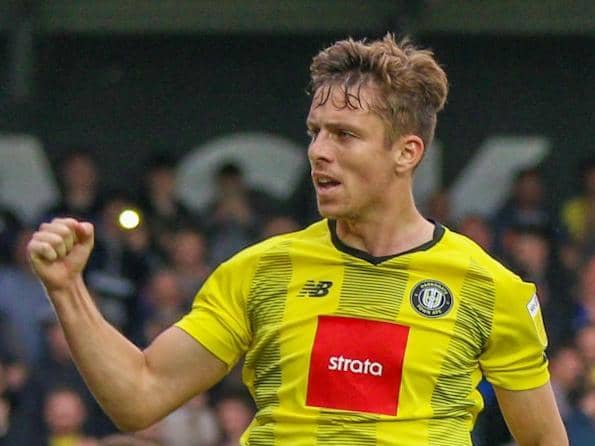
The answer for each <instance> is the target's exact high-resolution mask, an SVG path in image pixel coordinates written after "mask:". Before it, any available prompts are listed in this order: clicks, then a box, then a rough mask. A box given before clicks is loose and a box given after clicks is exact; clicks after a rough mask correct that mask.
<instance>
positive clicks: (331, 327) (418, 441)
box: [29, 35, 567, 446]
mask: <svg viewBox="0 0 595 446" xmlns="http://www.w3.org/2000/svg"><path fill="white" fill-rule="evenodd" d="M310 69H311V75H312V85H311V87H312V88H311V89H312V105H311V107H310V112H309V115H308V119H307V126H308V131H309V133H310V135H311V142H310V146H309V149H308V156H309V159H310V163H311V168H312V180H313V182H314V186H315V189H316V197H317V203H318V208H319V211H320V213H321V215H322V216H323V217H324V219H323V220H321V221H319V222H317V223H315V224H313V225H312V226H310V227H308V228H306V229H304V230H302V231H299V232H295V233H291V234H287V235H281V236H277V237H274V238H271V239H268V240H266V241H264V242H262V243H259V244H257V245H255V246H252V247H250V248H248V249H245V250H244V251H242V252H240V253H239V254H237V255H236V256H234V257H233V258H232V259H230V260H228V261H227V262H225V263H223V264H222V265H221V266H220V267H219V268H218V269H217V270H216V271H215V272H214V273H213V274H212V275H211V276H210V278H209V279H208V280H207V282H206V283H205V284H204V286H203V287H202V289H201V290H200V291H199V292H198V294H197V296H196V298H195V301H194V304H193V307H192V310H191V311H190V312H189V313H188V314H187V315H186V316H185V317H184V318H183V319H182V320H181V321H180V322H178V323H177V324H175V325H174V326H173V327H171V328H169V329H167V330H166V331H165V332H164V333H162V334H161V335H160V336H159V337H157V339H155V341H154V342H153V343H152V345H150V346H149V347H148V348H147V349H146V350H145V351H141V350H139V349H138V348H137V347H136V346H134V345H133V344H131V343H130V342H128V341H127V340H126V339H125V338H124V337H123V336H122V335H120V334H119V333H118V332H117V331H116V330H115V329H113V328H112V327H111V326H110V325H108V323H107V322H106V321H105V320H104V319H103V317H102V316H101V314H100V313H99V312H98V311H97V309H96V307H95V306H94V305H93V302H92V300H91V298H90V296H89V293H88V292H87V289H86V287H85V284H84V282H83V279H82V275H81V274H82V272H83V268H84V266H85V263H86V261H87V258H88V256H89V253H90V252H91V249H92V245H93V227H92V225H91V224H89V223H86V222H79V221H75V220H72V219H56V220H53V221H52V222H51V223H48V224H43V225H42V226H41V227H40V229H39V231H38V232H37V233H36V234H35V235H34V236H33V238H32V240H31V242H30V245H29V252H30V255H31V259H32V264H33V268H34V269H35V271H36V273H37V275H38V276H39V278H40V279H41V280H42V282H43V283H44V285H45V287H46V289H47V292H48V295H49V297H50V299H51V300H52V302H53V304H54V306H55V309H56V312H57V314H58V316H59V319H60V321H61V323H62V325H63V326H64V330H65V332H66V336H67V338H68V342H69V344H70V347H71V349H72V353H73V356H74V358H75V360H76V362H77V364H78V367H79V369H80V371H81V373H82V374H83V376H84V377H85V380H86V382H87V383H88V385H89V387H90V389H91V390H92V391H93V394H94V395H95V397H96V398H97V399H98V401H99V402H100V404H101V405H102V406H103V408H104V409H105V411H106V412H107V413H108V414H109V415H110V416H111V417H112V419H113V420H114V421H115V422H116V423H117V424H118V425H119V426H120V427H121V428H122V429H126V430H136V429H141V428H144V427H146V426H148V425H150V424H151V423H154V422H155V421H157V420H158V419H159V418H161V417H163V416H165V415H166V414H167V413H169V412H170V411H172V410H173V409H174V408H176V407H178V406H179V405H181V404H183V403H184V402H185V401H188V400H189V399H190V398H192V397H193V396H194V395H196V394H198V393H200V392H203V391H205V390H206V389H208V388H209V387H211V386H212V385H213V384H214V383H216V382H217V381H219V380H220V379H221V378H222V377H223V376H224V375H225V374H226V373H227V372H228V371H229V370H230V369H231V368H232V367H233V365H234V364H236V362H237V361H238V359H239V358H240V357H242V356H245V365H244V380H245V383H246V385H247V386H248V388H249V390H250V392H251V394H252V396H253V397H254V400H255V402H256V405H257V414H256V416H255V418H254V420H253V422H252V423H251V425H250V427H249V428H248V430H247V431H246V433H245V434H244V436H243V438H242V444H243V445H250V446H254V445H273V444H278V445H341V446H345V445H358V446H362V445H394V446H418V445H419V446H421V445H424V446H465V445H471V439H470V431H471V429H472V427H473V423H474V420H475V417H476V415H477V413H478V412H479V411H480V410H481V407H482V400H481V397H480V394H479V393H478V392H477V390H476V386H477V384H478V382H479V381H480V378H481V376H482V374H483V375H485V376H486V377H487V379H488V380H489V381H490V382H491V383H492V384H493V385H494V386H495V389H496V394H497V397H498V400H499V403H500V406H501V408H502V411H503V413H504V415H505V418H506V420H507V422H508V425H509V427H510V429H511V431H512V433H513V435H514V436H515V438H516V440H517V442H518V444H519V445H521V446H529V445H540V446H545V445H552V446H553V445H555V446H563V445H567V439H566V434H565V431H564V427H563V425H562V423H561V421H560V416H559V414H558V410H557V408H556V405H555V402H554V398H553V396H552V391H551V388H550V384H549V376H548V372H547V360H546V358H545V356H544V349H545V347H546V343H547V341H546V337H545V332H544V328H543V324H542V319H541V312H540V308H539V302H538V298H537V296H536V295H535V287H534V286H533V285H532V284H529V283H524V282H523V281H521V280H520V279H519V278H518V277H517V276H516V275H514V274H513V273H511V272H510V271H508V270H506V269H505V268H504V267H502V266H501V265H500V264H499V263H497V262H496V261H494V260H493V259H492V258H490V257H489V256H488V255H487V254H486V253H485V252H484V251H483V250H481V249H480V248H479V247H478V246H477V245H475V244H474V243H473V242H472V241H470V240H469V239H467V238H465V237H463V236H461V235H458V234H456V233H454V232H452V231H450V230H449V229H448V228H446V227H444V226H442V225H441V224H440V223H438V222H432V221H428V220H426V219H425V218H424V217H423V216H422V215H421V214H420V213H419V212H418V210H417V208H416V206H415V203H414V201H413V198H412V193H411V190H412V181H413V176H414V172H415V168H416V167H417V165H418V164H419V163H420V161H421V160H422V157H423V155H424V151H425V150H426V148H427V147H428V146H429V145H430V142H431V140H432V137H433V133H434V128H435V125H436V114H437V112H438V111H440V110H441V109H442V107H443V105H444V103H445V100H446V95H447V89H448V88H447V79H446V75H445V73H444V71H443V70H442V69H441V68H440V67H439V66H438V64H437V63H436V62H435V60H434V58H433V56H432V53H431V52H429V51H425V50H418V49H416V48H414V47H413V46H412V45H411V44H409V43H407V42H403V43H397V42H396V41H395V40H394V37H393V36H391V35H387V36H386V37H385V38H384V39H382V40H379V41H372V42H365V41H353V40H344V41H339V42H337V43H335V44H334V45H332V46H330V47H329V48H327V49H325V50H324V51H322V52H320V53H319V54H318V55H317V56H316V57H315V58H314V60H313V62H312V65H311V68H310Z"/></svg>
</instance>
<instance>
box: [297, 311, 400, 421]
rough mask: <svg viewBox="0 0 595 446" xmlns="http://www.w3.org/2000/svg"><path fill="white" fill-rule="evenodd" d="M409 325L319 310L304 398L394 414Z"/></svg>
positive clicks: (327, 405) (311, 402)
mask: <svg viewBox="0 0 595 446" xmlns="http://www.w3.org/2000/svg"><path fill="white" fill-rule="evenodd" d="M408 335H409V327H406V326H403V325H399V324H394V323H390V322H380V321H373V320H367V319H359V318H353V317H342V316H319V317H318V328H317V330H316V337H315V339H314V347H313V348H312V354H311V357H310V374H309V377H308V394H307V397H306V404H307V405H309V406H315V407H324V408H329V409H341V410H350V411H356V412H367V413H375V414H384V415H396V414H397V407H398V404H399V389H400V387H401V376H402V372H403V357H404V356H405V348H406V346H407V336H408Z"/></svg>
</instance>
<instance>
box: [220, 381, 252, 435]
mask: <svg viewBox="0 0 595 446" xmlns="http://www.w3.org/2000/svg"><path fill="white" fill-rule="evenodd" d="M215 408H216V411H217V417H218V418H219V424H220V426H221V429H222V431H223V441H222V442H221V443H220V445H221V446H238V445H239V444H240V437H241V436H242V433H244V431H245V430H246V428H247V427H248V425H249V424H250V422H251V420H252V417H253V416H254V408H253V404H252V402H251V400H250V399H249V397H248V396H247V395H246V394H245V392H243V391H240V390H238V391H233V390H228V391H227V393H225V394H222V395H221V397H220V398H219V400H218V401H217V402H216V403H215Z"/></svg>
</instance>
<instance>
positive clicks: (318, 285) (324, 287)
mask: <svg viewBox="0 0 595 446" xmlns="http://www.w3.org/2000/svg"><path fill="white" fill-rule="evenodd" d="M332 286H333V282H331V281H330V280H321V281H319V282H315V281H313V280H308V281H307V282H306V284H305V285H304V287H303V288H302V289H301V290H300V293H299V294H298V296H300V297H304V296H308V297H324V296H326V295H327V294H328V292H329V290H330V289H331V287H332Z"/></svg>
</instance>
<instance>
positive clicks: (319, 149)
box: [308, 131, 333, 164]
mask: <svg viewBox="0 0 595 446" xmlns="http://www.w3.org/2000/svg"><path fill="white" fill-rule="evenodd" d="M308 158H310V162H311V163H313V164H314V163H316V162H320V161H327V162H330V161H332V159H333V152H332V147H331V141H330V140H329V138H328V135H327V134H326V132H323V131H320V132H319V133H318V134H317V135H316V138H314V139H313V140H312V141H311V142H310V146H309V147H308Z"/></svg>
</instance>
